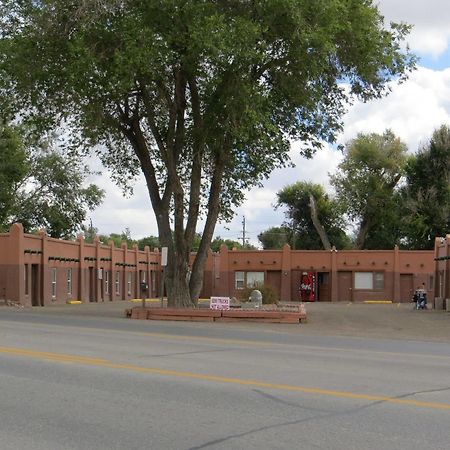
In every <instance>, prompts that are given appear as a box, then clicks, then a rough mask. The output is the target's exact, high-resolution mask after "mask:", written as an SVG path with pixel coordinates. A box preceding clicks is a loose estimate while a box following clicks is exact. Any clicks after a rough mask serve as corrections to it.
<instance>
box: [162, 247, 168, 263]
mask: <svg viewBox="0 0 450 450" xmlns="http://www.w3.org/2000/svg"><path fill="white" fill-rule="evenodd" d="M167 250H168V248H167V247H162V248H161V266H162V267H165V266H167Z"/></svg>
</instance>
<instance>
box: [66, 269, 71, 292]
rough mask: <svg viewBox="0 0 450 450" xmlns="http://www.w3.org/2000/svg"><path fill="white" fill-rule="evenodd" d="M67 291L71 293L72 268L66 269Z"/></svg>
mask: <svg viewBox="0 0 450 450" xmlns="http://www.w3.org/2000/svg"><path fill="white" fill-rule="evenodd" d="M67 293H68V294H69V295H72V269H67Z"/></svg>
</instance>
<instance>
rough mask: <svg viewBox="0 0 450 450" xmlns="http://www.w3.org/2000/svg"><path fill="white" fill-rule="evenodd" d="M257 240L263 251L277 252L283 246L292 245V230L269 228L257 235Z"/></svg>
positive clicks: (287, 228)
mask: <svg viewBox="0 0 450 450" xmlns="http://www.w3.org/2000/svg"><path fill="white" fill-rule="evenodd" d="M258 240H259V242H261V245H262V247H263V249H264V250H277V249H281V248H283V246H284V245H285V244H289V243H291V244H292V229H291V228H289V227H271V228H268V229H267V230H265V231H263V232H262V233H260V234H258Z"/></svg>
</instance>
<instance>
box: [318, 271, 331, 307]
mask: <svg viewBox="0 0 450 450" xmlns="http://www.w3.org/2000/svg"><path fill="white" fill-rule="evenodd" d="M317 301H319V302H329V301H331V284H330V274H329V272H318V273H317Z"/></svg>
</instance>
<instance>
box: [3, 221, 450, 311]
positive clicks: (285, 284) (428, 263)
mask: <svg viewBox="0 0 450 450" xmlns="http://www.w3.org/2000/svg"><path fill="white" fill-rule="evenodd" d="M436 242H438V241H436ZM439 243H441V240H440V241H439ZM439 245H440V246H438V245H437V244H436V249H435V251H401V250H399V249H398V248H395V249H392V250H383V251H337V250H335V249H332V250H331V251H325V250H323V251H311V250H308V251H304V250H291V249H290V247H289V246H288V245H286V246H284V247H283V249H281V250H268V251H258V250H228V249H227V247H226V246H222V248H221V249H220V252H219V253H216V254H213V253H212V252H210V253H209V255H208V259H207V262H206V265H205V270H204V282H203V289H202V293H201V296H202V297H206V298H207V297H210V296H211V295H218V296H230V297H232V296H234V297H239V294H240V291H241V290H240V289H237V288H236V285H235V283H236V281H235V276H236V272H244V274H248V272H262V273H263V276H264V281H265V283H270V284H271V285H273V286H274V288H275V289H276V290H277V291H278V292H279V294H280V297H281V300H283V301H299V299H300V298H299V285H300V276H301V274H302V272H314V273H315V274H316V280H317V281H316V282H317V290H316V292H317V300H318V301H354V302H362V301H365V300H392V301H394V302H399V301H409V297H410V295H409V294H410V292H409V291H410V290H411V288H410V285H411V286H416V285H419V284H421V283H422V282H424V283H425V284H426V286H427V288H428V291H429V294H430V297H434V291H435V290H436V289H441V290H442V291H445V292H443V294H444V295H446V296H448V297H449V298H450V290H449V288H450V276H448V275H447V273H448V269H449V261H448V260H446V261H439V262H435V261H434V256H435V253H436V255H438V254H439V255H444V254H445V255H450V250H449V249H450V237H448V236H447V238H445V239H443V243H441V244H439ZM192 258H193V257H192ZM192 258H191V263H192ZM159 262H160V254H159V253H158V252H157V251H156V252H150V249H148V248H146V249H145V251H139V250H138V248H137V247H135V248H133V249H128V248H127V246H126V244H122V246H121V247H120V248H116V247H114V245H113V243H112V242H109V243H107V244H106V243H102V242H100V241H99V240H98V239H96V240H95V241H94V243H93V244H87V243H85V242H84V239H83V238H82V237H79V238H78V239H77V240H76V241H70V242H69V241H61V240H57V239H51V238H49V237H48V236H47V235H46V234H45V232H41V233H39V234H38V235H28V234H24V233H23V229H22V226H21V225H20V224H15V225H13V226H12V227H11V229H10V232H9V233H6V234H1V235H0V296H1V297H4V298H8V299H11V300H15V301H18V302H20V303H22V304H25V305H35V306H37V305H41V306H45V305H47V304H51V303H55V302H56V303H58V302H59V303H61V302H66V301H67V300H71V299H76V300H81V301H83V302H89V301H95V302H100V301H110V300H128V299H132V298H140V297H141V292H140V284H139V283H140V281H141V280H142V279H143V277H144V274H145V279H146V281H147V283H148V284H149V293H148V295H149V296H150V297H159V295H160V278H161V266H160V264H159ZM69 268H70V269H72V292H71V293H69V292H68V289H67V270H68V269H69ZM53 269H56V273H57V280H56V295H54V296H53V295H52V273H53ZM358 272H370V273H375V272H376V273H382V274H383V279H384V283H383V287H382V288H381V289H378V290H377V289H370V290H368V289H356V288H355V278H356V277H357V276H359V275H357V273H358ZM106 273H108V280H109V283H108V284H109V292H107V289H106ZM117 273H118V274H119V280H120V292H119V294H117V293H116V286H115V281H116V274H117ZM129 277H130V279H131V289H130V292H129V291H128V279H129ZM359 278H361V276H359ZM405 280H406V281H405Z"/></svg>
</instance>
